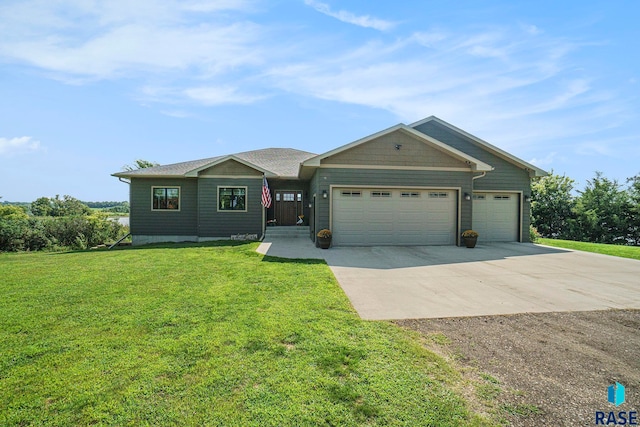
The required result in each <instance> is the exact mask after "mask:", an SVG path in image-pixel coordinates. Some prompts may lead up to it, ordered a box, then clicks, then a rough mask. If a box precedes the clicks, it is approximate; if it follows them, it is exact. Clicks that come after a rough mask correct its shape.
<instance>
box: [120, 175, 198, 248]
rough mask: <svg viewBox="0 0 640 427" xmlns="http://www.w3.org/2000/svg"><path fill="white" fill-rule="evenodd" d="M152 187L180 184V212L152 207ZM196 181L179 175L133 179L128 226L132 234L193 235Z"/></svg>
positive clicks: (195, 224)
mask: <svg viewBox="0 0 640 427" xmlns="http://www.w3.org/2000/svg"><path fill="white" fill-rule="evenodd" d="M152 187H180V211H179V212H178V211H170V210H163V211H158V210H156V211H154V210H152V209H151V208H152V195H151V188H152ZM197 197H198V181H197V180H196V179H184V178H183V179H180V178H132V179H131V189H130V198H131V200H130V203H131V214H130V227H131V234H133V235H148V236H167V235H174V236H195V235H196V233H197V216H198V209H197V206H198V202H197Z"/></svg>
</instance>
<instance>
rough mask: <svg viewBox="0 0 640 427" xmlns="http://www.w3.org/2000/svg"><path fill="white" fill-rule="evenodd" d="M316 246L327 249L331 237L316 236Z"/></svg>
mask: <svg viewBox="0 0 640 427" xmlns="http://www.w3.org/2000/svg"><path fill="white" fill-rule="evenodd" d="M318 246H319V247H320V248H321V249H329V247H330V246H331V237H318Z"/></svg>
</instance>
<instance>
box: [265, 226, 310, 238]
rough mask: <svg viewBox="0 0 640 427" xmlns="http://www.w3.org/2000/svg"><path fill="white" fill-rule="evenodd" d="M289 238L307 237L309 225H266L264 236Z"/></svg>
mask: <svg viewBox="0 0 640 427" xmlns="http://www.w3.org/2000/svg"><path fill="white" fill-rule="evenodd" d="M274 237H278V238H290V239H295V238H298V237H306V238H308V237H309V227H308V226H306V227H305V226H299V225H295V226H294V225H292V226H291V227H284V226H277V227H267V229H266V231H265V238H274Z"/></svg>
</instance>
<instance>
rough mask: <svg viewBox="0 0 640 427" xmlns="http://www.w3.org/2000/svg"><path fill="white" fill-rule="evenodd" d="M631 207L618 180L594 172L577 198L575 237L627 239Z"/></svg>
mask: <svg viewBox="0 0 640 427" xmlns="http://www.w3.org/2000/svg"><path fill="white" fill-rule="evenodd" d="M630 208H631V201H630V198H629V193H628V192H627V191H625V190H623V189H621V186H620V184H618V181H616V180H613V181H612V180H610V179H608V178H606V177H604V176H603V175H602V172H596V176H595V177H594V178H593V179H592V180H590V181H587V186H586V188H585V189H584V191H582V192H580V196H579V197H578V199H577V201H576V205H575V208H574V211H575V214H576V223H577V226H578V227H577V229H576V231H577V232H578V235H577V236H576V237H578V238H579V239H580V240H586V241H589V242H594V243H609V244H611V243H616V244H626V243H628V242H627V237H628V228H629V219H630V218H629V212H630Z"/></svg>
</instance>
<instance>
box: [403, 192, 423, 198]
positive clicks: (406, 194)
mask: <svg viewBox="0 0 640 427" xmlns="http://www.w3.org/2000/svg"><path fill="white" fill-rule="evenodd" d="M400 197H407V198H413V199H415V198H418V197H420V193H419V192H417V191H403V192H401V193H400Z"/></svg>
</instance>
